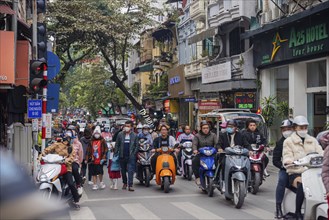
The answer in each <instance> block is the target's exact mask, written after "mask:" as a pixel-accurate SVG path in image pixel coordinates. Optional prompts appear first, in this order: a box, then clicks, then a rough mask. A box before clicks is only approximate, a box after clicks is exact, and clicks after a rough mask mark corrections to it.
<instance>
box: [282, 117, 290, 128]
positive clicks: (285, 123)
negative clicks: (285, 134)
mask: <svg viewBox="0 0 329 220" xmlns="http://www.w3.org/2000/svg"><path fill="white" fill-rule="evenodd" d="M292 124H293V123H292V121H291V120H290V119H285V120H283V121H282V122H281V126H280V128H284V127H288V128H291V127H292Z"/></svg>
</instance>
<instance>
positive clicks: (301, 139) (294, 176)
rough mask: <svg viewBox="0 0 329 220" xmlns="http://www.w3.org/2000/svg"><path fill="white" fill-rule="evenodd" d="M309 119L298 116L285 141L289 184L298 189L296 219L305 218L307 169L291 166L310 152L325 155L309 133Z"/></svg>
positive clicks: (284, 157)
mask: <svg viewBox="0 0 329 220" xmlns="http://www.w3.org/2000/svg"><path fill="white" fill-rule="evenodd" d="M308 125H309V123H308V121H307V119H306V118H305V117H304V116H296V117H295V118H294V121H293V127H294V131H295V132H294V133H292V134H291V136H290V137H288V138H287V139H286V140H285V141H284V142H283V152H282V158H283V160H282V162H283V166H284V167H285V168H286V169H287V173H288V175H289V177H288V179H289V185H290V186H291V187H294V188H295V189H296V210H295V215H296V219H298V220H299V219H300V220H302V219H303V215H302V214H301V208H302V205H303V201H304V190H303V184H302V178H301V175H302V173H303V172H304V171H305V170H306V168H304V167H299V166H298V167H295V166H289V165H292V164H293V162H294V161H296V160H299V159H301V158H303V157H305V156H306V155H307V154H308V153H313V152H317V153H318V154H319V155H323V150H322V147H321V146H320V145H319V143H318V141H317V140H316V139H315V138H314V137H312V136H310V135H308V134H307V132H308Z"/></svg>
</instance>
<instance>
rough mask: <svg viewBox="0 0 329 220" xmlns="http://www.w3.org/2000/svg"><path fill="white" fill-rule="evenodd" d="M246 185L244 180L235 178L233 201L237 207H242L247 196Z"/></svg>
mask: <svg viewBox="0 0 329 220" xmlns="http://www.w3.org/2000/svg"><path fill="white" fill-rule="evenodd" d="M245 191H246V185H245V183H244V182H243V181H238V180H234V192H233V201H234V205H235V208H237V209H240V208H241V207H242V205H243V202H244V198H245Z"/></svg>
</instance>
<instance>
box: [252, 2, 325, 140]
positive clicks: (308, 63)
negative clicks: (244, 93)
mask: <svg viewBox="0 0 329 220" xmlns="http://www.w3.org/2000/svg"><path fill="white" fill-rule="evenodd" d="M328 13H329V2H325V3H321V4H319V5H318V6H315V7H314V8H312V10H305V11H303V12H300V13H298V14H296V15H292V16H290V17H287V18H283V19H281V20H279V21H277V22H275V23H273V24H268V25H265V26H263V28H261V29H257V30H255V31H252V32H250V33H248V35H249V37H251V38H252V41H253V44H254V66H255V67H256V68H258V69H259V79H260V81H261V85H262V86H261V91H260V97H261V98H264V97H269V96H272V97H276V101H277V102H278V103H282V102H287V103H288V104H289V112H290V116H292V117H294V116H297V115H305V116H307V118H308V120H309V122H310V126H309V130H310V132H311V134H313V135H316V134H317V133H318V132H319V131H321V130H322V129H323V127H324V125H325V122H326V121H328V119H329V118H328V115H327V112H326V109H327V106H329V99H328V92H329V91H328V75H329V68H328V67H329V20H328ZM247 37H248V36H247Z"/></svg>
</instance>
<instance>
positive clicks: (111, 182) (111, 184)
mask: <svg viewBox="0 0 329 220" xmlns="http://www.w3.org/2000/svg"><path fill="white" fill-rule="evenodd" d="M113 187H114V181H113V179H110V189H113Z"/></svg>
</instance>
